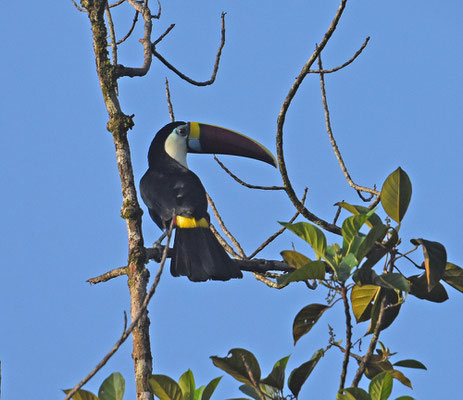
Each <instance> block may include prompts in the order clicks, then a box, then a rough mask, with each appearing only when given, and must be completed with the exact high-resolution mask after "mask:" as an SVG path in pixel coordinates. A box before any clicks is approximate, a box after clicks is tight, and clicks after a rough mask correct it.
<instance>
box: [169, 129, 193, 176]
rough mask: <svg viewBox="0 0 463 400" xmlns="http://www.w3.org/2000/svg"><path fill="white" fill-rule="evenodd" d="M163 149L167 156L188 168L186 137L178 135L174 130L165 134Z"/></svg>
mask: <svg viewBox="0 0 463 400" xmlns="http://www.w3.org/2000/svg"><path fill="white" fill-rule="evenodd" d="M164 150H165V151H166V153H167V154H169V156H171V157H172V158H173V159H174V160H175V161H177V162H178V163H180V164H182V165H183V166H184V167H185V168H188V165H187V163H186V154H187V137H186V136H180V135H178V134H177V133H176V132H175V130H174V131H173V132H172V133H171V134H170V135H169V136H167V139H166V142H165V143H164Z"/></svg>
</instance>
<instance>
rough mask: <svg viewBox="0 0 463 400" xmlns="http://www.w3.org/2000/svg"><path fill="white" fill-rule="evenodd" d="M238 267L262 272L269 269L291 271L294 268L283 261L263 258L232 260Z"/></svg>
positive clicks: (243, 269) (242, 269)
mask: <svg viewBox="0 0 463 400" xmlns="http://www.w3.org/2000/svg"><path fill="white" fill-rule="evenodd" d="M233 261H234V263H235V264H236V265H238V266H239V267H240V270H241V271H248V272H257V273H258V274H263V273H266V272H269V271H281V272H292V271H294V268H293V267H291V266H289V265H288V264H286V263H285V262H284V261H278V260H264V259H259V258H255V259H253V260H233Z"/></svg>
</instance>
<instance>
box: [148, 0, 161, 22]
mask: <svg viewBox="0 0 463 400" xmlns="http://www.w3.org/2000/svg"><path fill="white" fill-rule="evenodd" d="M161 11H162V7H161V2H160V1H159V0H158V13H157V14H156V15H152V16H151V18H153V19H159V18H161Z"/></svg>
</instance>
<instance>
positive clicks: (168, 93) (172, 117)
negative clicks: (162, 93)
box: [166, 77, 175, 122]
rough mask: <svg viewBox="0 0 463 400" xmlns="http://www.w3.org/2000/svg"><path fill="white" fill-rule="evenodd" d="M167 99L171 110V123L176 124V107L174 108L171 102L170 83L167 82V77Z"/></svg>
mask: <svg viewBox="0 0 463 400" xmlns="http://www.w3.org/2000/svg"><path fill="white" fill-rule="evenodd" d="M166 98H167V107H168V108H169V115H170V122H174V121H175V115H174V107H172V102H171V100H170V89H169V81H168V80H167V77H166Z"/></svg>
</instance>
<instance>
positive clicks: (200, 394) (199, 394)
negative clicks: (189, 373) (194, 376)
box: [193, 385, 204, 400]
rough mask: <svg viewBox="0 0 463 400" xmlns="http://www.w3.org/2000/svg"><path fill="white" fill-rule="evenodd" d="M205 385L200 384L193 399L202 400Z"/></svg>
mask: <svg viewBox="0 0 463 400" xmlns="http://www.w3.org/2000/svg"><path fill="white" fill-rule="evenodd" d="M203 393H204V385H202V386H200V387H199V388H197V389H196V390H195V393H194V396H193V400H201V399H202V398H203Z"/></svg>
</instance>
